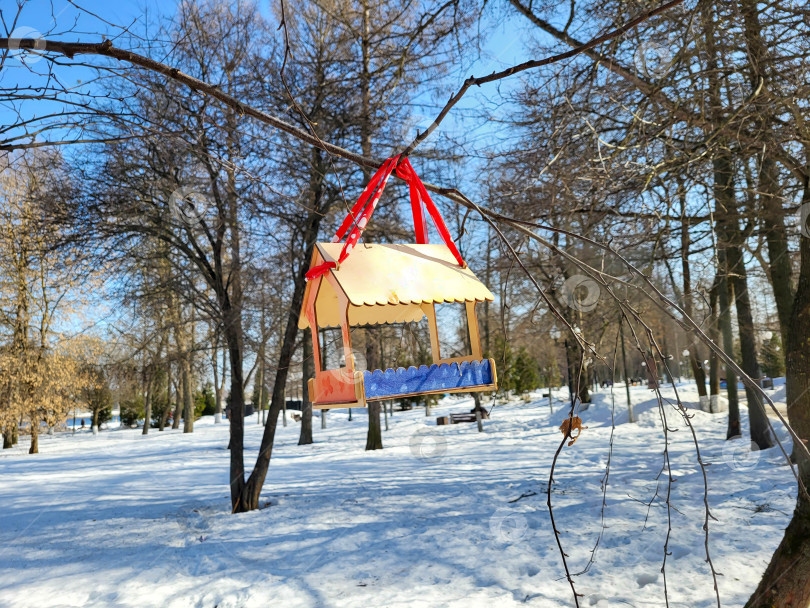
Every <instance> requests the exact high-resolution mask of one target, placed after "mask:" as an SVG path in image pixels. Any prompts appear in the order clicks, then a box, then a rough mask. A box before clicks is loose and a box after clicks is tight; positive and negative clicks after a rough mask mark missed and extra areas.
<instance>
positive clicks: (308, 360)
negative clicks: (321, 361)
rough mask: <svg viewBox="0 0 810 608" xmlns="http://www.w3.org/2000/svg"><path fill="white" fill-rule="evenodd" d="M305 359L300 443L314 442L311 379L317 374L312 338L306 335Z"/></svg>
mask: <svg viewBox="0 0 810 608" xmlns="http://www.w3.org/2000/svg"><path fill="white" fill-rule="evenodd" d="M302 343H303V350H304V360H303V363H302V368H303V373H302V377H301V434H300V435H299V436H298V445H309V444H311V443H312V402H311V401H310V400H309V379H310V378H312V377H313V376H314V375H315V364H314V361H313V359H312V356H313V355H312V342H311V338H310V337H309V336H307V335H304V339H303V340H302Z"/></svg>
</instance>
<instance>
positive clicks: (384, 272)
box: [299, 243, 497, 409]
mask: <svg viewBox="0 0 810 608" xmlns="http://www.w3.org/2000/svg"><path fill="white" fill-rule="evenodd" d="M341 247H342V245H341V244H340V243H318V244H317V246H316V250H315V253H314V255H313V257H312V265H311V267H312V268H314V267H316V266H319V265H321V264H323V263H324V262H330V261H336V260H337V259H338V256H339V255H340V251H341ZM485 300H488V301H490V302H491V301H492V300H493V296H492V293H491V292H490V291H489V289H487V288H486V287H485V286H484V284H483V283H481V281H479V280H478V279H477V278H476V276H475V275H474V274H473V273H472V271H471V270H470V269H469V268H461V267H459V265H458V264H457V263H456V261H455V260H454V258H453V255H452V254H451V252H450V250H449V249H448V248H447V246H446V245H428V244H417V245H377V244H375V245H360V246H358V247H357V248H356V249H355V250H354V251H353V253H352V255H351V256H350V257H349V258H347V259H346V260H345V261H344V262H343V263H341V264H340V268H339V269H335V268H332V269H330V270H329V271H328V272H327V273H325V274H322V275H321V276H319V277H317V278H316V279H314V280H311V281H309V282H308V283H307V289H306V292H305V294H304V305H303V309H302V314H301V317H300V321H299V327H300V328H301V329H306V328H307V327H309V328H310V329H311V330H312V352H313V356H314V359H315V362H314V363H315V377H314V378H311V379H310V380H309V398H310V400H311V401H312V407H314V408H320V409H335V408H348V407H366V403H367V402H369V401H377V400H383V399H397V398H399V397H412V396H415V395H431V394H441V393H467V392H473V391H492V390H495V389H496V388H497V378H496V374H495V362H494V361H493V360H492V359H484V358H483V357H482V354H481V338H480V335H479V332H478V318H477V316H476V310H475V307H476V304H478V303H479V302H483V301H485ZM443 302H464V304H465V307H466V313H467V327H468V328H469V334H470V344H471V346H472V348H471V350H472V354H470V355H469V356H466V357H455V358H449V359H446V358H442V354H441V350H440V347H439V330H438V326H437V323H436V310H435V304H437V303H443ZM424 317H427V319H428V323H429V326H430V347H431V352H432V355H433V364H432V365H429V366H428V365H422V366H420V367H410V368H408V369H405V368H398V369H385V370H379V369H378V370H357V369H355V361H354V357H353V356H352V344H351V333H350V329H351V328H352V327H355V326H358V325H378V324H382V323H402V322H418V321H421V320H422V319H423V318H424ZM327 327H340V329H341V333H342V335H343V352H344V355H345V367H341V368H338V369H329V370H325V371H321V368H322V364H321V360H322V355H321V352H320V345H319V340H318V330H319V329H322V328H327Z"/></svg>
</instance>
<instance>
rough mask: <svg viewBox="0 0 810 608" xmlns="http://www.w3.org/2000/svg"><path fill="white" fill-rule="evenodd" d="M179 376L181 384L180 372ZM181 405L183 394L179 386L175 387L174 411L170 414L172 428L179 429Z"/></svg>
mask: <svg viewBox="0 0 810 608" xmlns="http://www.w3.org/2000/svg"><path fill="white" fill-rule="evenodd" d="M180 377H181V384H182V374H180ZM182 406H183V396H182V390H181V387H177V386H176V387H175V391H174V413H173V414H172V416H173V418H172V428H173V429H179V428H180V417H181V414H182Z"/></svg>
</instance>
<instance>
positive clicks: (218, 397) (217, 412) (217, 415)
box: [211, 340, 227, 424]
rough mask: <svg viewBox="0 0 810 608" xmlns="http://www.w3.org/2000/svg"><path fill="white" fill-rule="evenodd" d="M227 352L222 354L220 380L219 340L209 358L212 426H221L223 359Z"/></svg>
mask: <svg viewBox="0 0 810 608" xmlns="http://www.w3.org/2000/svg"><path fill="white" fill-rule="evenodd" d="M226 357H227V351H224V350H223V352H222V378H220V376H219V361H218V359H219V340H216V343H215V345H214V354H213V356H212V357H211V366H212V367H213V369H214V399H215V401H216V405H215V406H214V424H222V392H223V390H224V386H225V358H226Z"/></svg>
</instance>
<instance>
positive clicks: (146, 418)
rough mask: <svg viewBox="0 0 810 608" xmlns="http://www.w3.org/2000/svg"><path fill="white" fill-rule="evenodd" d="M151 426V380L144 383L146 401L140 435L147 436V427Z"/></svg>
mask: <svg viewBox="0 0 810 608" xmlns="http://www.w3.org/2000/svg"><path fill="white" fill-rule="evenodd" d="M151 425H152V378H151V377H150V378H148V379H147V381H146V401H145V403H144V408H143V431H141V434H142V435H148V434H149V427H150V426H151Z"/></svg>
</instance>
